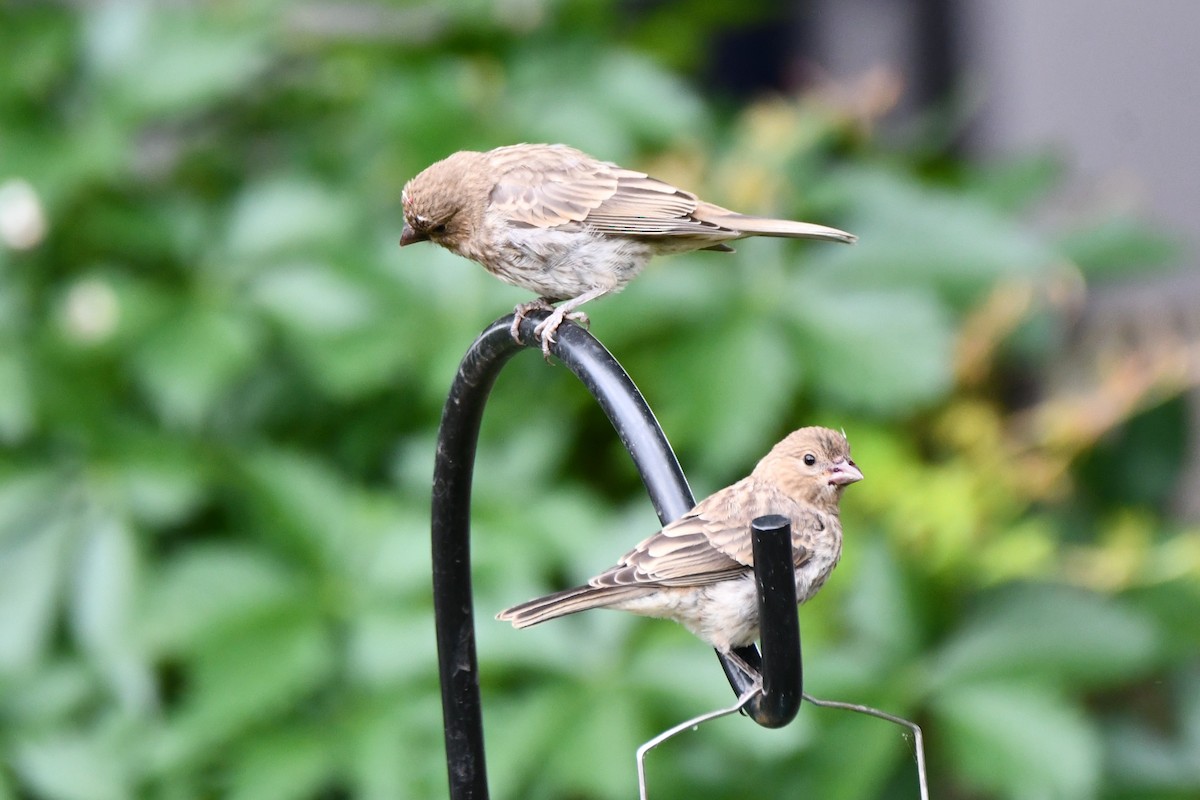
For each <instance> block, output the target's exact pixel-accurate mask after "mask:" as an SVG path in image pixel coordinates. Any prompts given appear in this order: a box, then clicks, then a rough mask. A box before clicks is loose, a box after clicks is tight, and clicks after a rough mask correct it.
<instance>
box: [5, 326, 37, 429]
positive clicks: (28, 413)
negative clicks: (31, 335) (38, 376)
mask: <svg viewBox="0 0 1200 800" xmlns="http://www.w3.org/2000/svg"><path fill="white" fill-rule="evenodd" d="M0 386H3V387H4V388H3V390H0V443H3V444H7V445H14V444H17V443H19V442H21V441H22V440H24V439H25V438H26V437H28V436H29V434H30V433H31V432H32V430H33V426H34V424H35V420H36V415H35V413H34V402H33V392H32V389H31V387H30V384H29V370H28V368H27V367H26V365H25V362H24V359H22V358H21V356H20V353H19V352H18V351H17V350H16V348H15V346H14V345H13V344H11V343H7V344H4V345H0Z"/></svg>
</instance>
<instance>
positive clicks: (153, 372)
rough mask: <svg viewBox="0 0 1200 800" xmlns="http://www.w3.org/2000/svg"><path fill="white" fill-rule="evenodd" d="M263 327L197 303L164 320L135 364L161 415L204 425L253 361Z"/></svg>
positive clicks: (170, 421)
mask: <svg viewBox="0 0 1200 800" xmlns="http://www.w3.org/2000/svg"><path fill="white" fill-rule="evenodd" d="M257 340H258V333H257V331H256V330H255V328H254V327H253V326H252V325H250V324H249V322H248V321H247V320H245V319H243V318H241V317H238V316H234V315H232V314H229V313H225V312H220V311H213V310H209V309H205V308H191V309H188V310H186V311H184V313H183V314H182V315H180V316H178V317H175V318H173V319H170V320H168V321H166V322H164V323H163V324H162V325H161V327H159V329H158V330H157V331H155V332H154V333H153V334H151V335H150V336H149V337H148V338H147V339H146V341H145V342H144V343H143V344H142V346H141V347H140V348H139V349H138V351H137V352H136V354H135V356H134V369H135V371H136V373H137V377H138V380H139V382H140V383H141V385H142V386H143V388H144V389H145V391H146V393H147V394H148V395H149V396H150V399H151V400H152V401H153V403H154V405H155V406H156V408H157V411H158V413H159V416H160V417H162V419H163V420H164V421H165V422H167V423H168V424H170V425H175V426H179V427H182V428H185V429H193V428H196V427H199V426H200V425H201V424H202V423H203V422H204V421H205V420H206V419H207V418H208V416H209V415H210V414H211V413H212V411H213V409H214V407H215V406H216V405H217V403H218V402H219V401H220V400H221V398H222V396H223V394H224V393H225V392H226V391H227V390H228V389H229V388H230V386H231V385H232V384H233V382H234V381H235V380H236V379H237V378H238V377H239V376H240V375H241V374H242V373H243V372H244V371H245V370H246V369H247V368H248V367H249V366H250V365H251V363H252V362H253V360H254V356H255V348H256V346H257Z"/></svg>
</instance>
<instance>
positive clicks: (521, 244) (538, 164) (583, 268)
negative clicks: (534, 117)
mask: <svg viewBox="0 0 1200 800" xmlns="http://www.w3.org/2000/svg"><path fill="white" fill-rule="evenodd" d="M401 197H402V204H403V207H404V230H403V232H402V234H401V237H400V244H401V246H404V245H408V244H413V243H415V242H421V241H432V242H434V243H435V244H439V245H441V246H442V247H445V248H446V249H448V250H450V251H451V252H453V253H457V254H458V255H461V256H464V257H466V258H469V259H471V260H473V261H476V262H478V263H479V264H481V265H482V266H483V267H484V269H486V270H487V271H488V272H490V273H492V274H493V275H495V276H496V277H498V278H500V280H502V281H505V282H506V283H510V284H512V285H514V286H519V287H521V288H523V289H528V290H529V291H531V292H534V293H535V294H536V295H537V297H538V299H537V300H535V301H533V302H532V303H525V304H522V305H519V306H517V309H516V312H517V315H518V321H519V317H520V316H521V315H522V314H524V313H526V312H527V311H529V310H530V309H532V308H550V307H551V305H550V304H551V303H555V302H560V301H561V302H562V305H560V306H559V307H558V308H557V309H554V313H553V314H552V315H551V317H550V318H549V319H547V320H546V321H545V322H543V323H542V324H541V325H539V326H538V329H537V330H538V335H539V336H540V337H541V339H542V348H543V351H545V352H547V354H548V352H549V351H548V347H549V343H550V342H551V341H553V337H554V331H555V330H556V329H557V327H558V326H559V325H560V324H561V323H562V321H563V320H564V319H578V318H583V319H586V317H584V315H583V314H582V312H577V311H576V309H577V308H579V306H581V305H583V304H584V303H586V302H588V301H589V300H593V299H595V298H597V297H600V296H602V295H605V294H610V293H612V292H617V291H620V290H621V289H622V288H623V287H624V286H625V285H626V284H627V283H629V281H631V280H633V278H635V277H636V276H637V274H638V273H639V272H641V270H642V268H643V267H644V266H645V265H646V262H647V261H649V260H650V258H652V257H653V256H656V255H667V254H670V253H683V252H688V251H690V250H724V251H728V250H730V249H731V248H730V247H729V246H728V245H727V244H726V243H727V242H730V241H732V240H735V239H741V238H744V237H747V236H784V237H792V238H805V239H825V240H828V241H838V242H847V243H849V242H853V241H854V239H855V237H854V236H853V235H851V234H849V233H846V232H844V231H840V230H837V229H836V228H828V227H825V226H823V225H815V224H811V223H807V222H792V221H790V220H779V219H767V218H764V217H752V216H747V215H745V214H738V213H736V212H733V211H730V210H728V209H725V208H721V207H720V206H717V205H713V204H712V203H706V202H704V201H703V200H700V199H699V198H698V197H696V195H694V194H692V193H691V192H687V191H684V190H683V189H679V188H676V187H674V186H672V185H670V184H668V183H666V182H664V181H660V180H658V179H656V178H652V177H650V176H649V175H646V174H645V173H642V172H637V171H634V170H629V169H625V168H623V167H619V166H617V165H616V164H612V163H610V162H606V161H599V160H597V159H595V158H592V157H591V156H589V155H587V154H586V153H583V152H580V151H579V150H576V149H574V148H572V147H567V146H566V145H561V144H518V145H510V146H508V147H498V148H496V149H495V150H489V151H488V152H485V153H480V152H475V151H470V150H464V151H460V152H458V153H454V154H453V155H451V156H449V157H447V158H445V159H442V160H441V161H438V162H437V163H435V164H432V165H430V166H429V167H427V168H426V169H425V170H424V171H422V172H421V173H420V174H419V175H417V176H416V177H414V178H413V179H412V180H410V181H409V182H408V184H407V185H406V186H405V187H404V191H403V193H402V195H401ZM516 329H517V325H516V324H514V325H513V335H514V336H515V335H516Z"/></svg>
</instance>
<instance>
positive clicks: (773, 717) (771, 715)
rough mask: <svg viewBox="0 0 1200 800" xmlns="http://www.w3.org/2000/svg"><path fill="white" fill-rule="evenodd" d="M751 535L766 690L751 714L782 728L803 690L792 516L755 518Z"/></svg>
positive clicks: (795, 709) (797, 707)
mask: <svg viewBox="0 0 1200 800" xmlns="http://www.w3.org/2000/svg"><path fill="white" fill-rule="evenodd" d="M750 533H751V539H752V545H753V552H754V580H755V583H756V584H757V586H758V625H759V631H760V633H759V635H760V637H761V640H762V667H761V672H762V678H763V690H762V694H760V695H759V696H758V697H756V698H754V700H752V701H751V702H750V704H749V706H748V707H747V711H748V713H749V714H750V716H751V717H752V718H753V719H754V721H755V722H757V723H758V724H759V725H762V726H763V727H766V728H781V727H783V726H784V725H787V724H788V723H789V722H791V721H792V720H793V719H795V717H796V713H797V712H798V711H799V710H800V697H801V695H802V694H803V692H804V671H803V662H802V659H801V654H800V620H799V617H798V616H797V614H796V563H795V554H794V553H793V550H792V526H791V523H790V522H789V521H788V518H787V517H784V516H780V515H779V514H771V515H769V516H764V517H759V518H758V519H756V520H754V521H753V522H752V523H751V524H750Z"/></svg>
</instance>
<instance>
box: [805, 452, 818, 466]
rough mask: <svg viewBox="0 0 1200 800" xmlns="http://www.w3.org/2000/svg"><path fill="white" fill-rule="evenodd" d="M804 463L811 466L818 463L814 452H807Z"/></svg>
mask: <svg viewBox="0 0 1200 800" xmlns="http://www.w3.org/2000/svg"><path fill="white" fill-rule="evenodd" d="M804 463H805V464H807V465H808V466H810V467H811V466H812V465H813V464H815V463H817V457H816V456H814V455H813V454H812V453H805V454H804Z"/></svg>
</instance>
